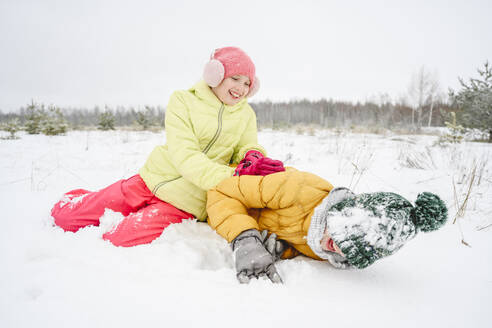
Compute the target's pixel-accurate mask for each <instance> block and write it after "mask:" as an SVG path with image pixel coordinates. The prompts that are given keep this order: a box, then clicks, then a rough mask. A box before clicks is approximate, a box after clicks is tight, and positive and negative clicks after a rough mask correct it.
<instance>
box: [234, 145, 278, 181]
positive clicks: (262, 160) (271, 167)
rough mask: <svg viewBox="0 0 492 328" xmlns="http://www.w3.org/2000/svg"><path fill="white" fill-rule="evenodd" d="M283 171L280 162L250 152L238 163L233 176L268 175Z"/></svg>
mask: <svg viewBox="0 0 492 328" xmlns="http://www.w3.org/2000/svg"><path fill="white" fill-rule="evenodd" d="M282 171H285V168H284V164H283V163H282V162H281V161H277V160H273V159H271V158H268V157H264V156H263V154H262V153H260V152H259V151H256V150H250V151H248V152H247V153H246V155H245V156H244V158H243V159H242V160H241V162H239V165H238V166H237V168H236V171H235V173H234V175H263V176H265V175H268V174H272V173H276V172H282Z"/></svg>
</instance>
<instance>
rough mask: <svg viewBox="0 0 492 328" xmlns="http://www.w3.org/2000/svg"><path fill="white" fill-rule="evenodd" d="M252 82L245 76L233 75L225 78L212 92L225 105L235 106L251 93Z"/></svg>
mask: <svg viewBox="0 0 492 328" xmlns="http://www.w3.org/2000/svg"><path fill="white" fill-rule="evenodd" d="M250 85H251V81H250V80H249V78H248V77H247V76H244V75H233V76H230V77H228V78H225V79H224V80H223V81H222V82H221V83H220V84H219V85H218V86H216V87H213V88H212V91H213V92H214V94H215V95H216V96H217V98H219V100H220V101H222V102H223V103H224V104H226V105H229V106H233V105H235V104H237V103H238V102H240V101H241V100H242V99H244V97H246V95H247V94H248V92H249V87H250Z"/></svg>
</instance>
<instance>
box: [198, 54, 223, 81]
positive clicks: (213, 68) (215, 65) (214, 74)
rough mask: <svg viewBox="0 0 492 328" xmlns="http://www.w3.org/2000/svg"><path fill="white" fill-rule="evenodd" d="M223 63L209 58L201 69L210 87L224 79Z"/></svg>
mask: <svg viewBox="0 0 492 328" xmlns="http://www.w3.org/2000/svg"><path fill="white" fill-rule="evenodd" d="M224 74H225V68H224V65H223V64H222V63H221V62H220V61H219V60H217V59H210V61H209V62H208V63H207V64H206V65H205V68H204V69H203V79H204V80H205V82H206V83H207V84H208V85H209V86H211V87H212V88H214V87H216V86H218V85H219V84H220V82H222V80H223V79H224Z"/></svg>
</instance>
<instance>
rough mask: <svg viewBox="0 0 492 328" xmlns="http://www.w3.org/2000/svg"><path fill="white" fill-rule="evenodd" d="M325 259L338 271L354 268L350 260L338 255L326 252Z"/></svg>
mask: <svg viewBox="0 0 492 328" xmlns="http://www.w3.org/2000/svg"><path fill="white" fill-rule="evenodd" d="M325 258H326V259H327V260H328V262H330V264H331V265H333V266H334V267H335V268H337V269H350V268H351V267H352V266H351V265H350V263H349V262H348V260H347V259H346V258H345V257H343V256H342V255H340V254H338V253H335V252H326V257H325Z"/></svg>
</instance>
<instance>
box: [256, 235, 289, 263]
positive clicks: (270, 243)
mask: <svg viewBox="0 0 492 328" xmlns="http://www.w3.org/2000/svg"><path fill="white" fill-rule="evenodd" d="M260 235H261V241H262V243H263V246H264V247H265V249H266V250H267V251H268V253H270V254H272V257H273V260H274V261H275V262H276V261H278V260H279V259H280V257H281V256H282V254H283V253H284V252H285V250H286V249H287V245H286V242H285V241H283V240H278V239H277V234H275V233H272V234H270V236H268V230H262V231H261V233H260Z"/></svg>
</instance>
